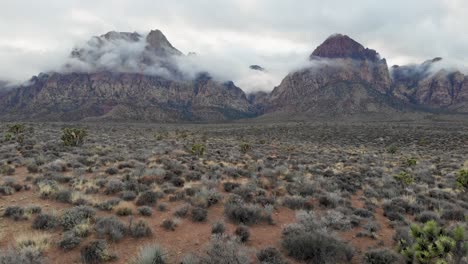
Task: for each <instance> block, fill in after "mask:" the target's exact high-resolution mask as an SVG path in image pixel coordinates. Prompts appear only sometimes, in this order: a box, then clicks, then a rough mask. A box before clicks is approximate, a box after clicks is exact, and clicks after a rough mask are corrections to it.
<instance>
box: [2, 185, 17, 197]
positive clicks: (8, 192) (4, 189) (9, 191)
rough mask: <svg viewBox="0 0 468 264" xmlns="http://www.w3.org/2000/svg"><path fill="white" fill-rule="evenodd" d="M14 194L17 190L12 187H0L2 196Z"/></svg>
mask: <svg viewBox="0 0 468 264" xmlns="http://www.w3.org/2000/svg"><path fill="white" fill-rule="evenodd" d="M14 193H15V189H13V188H12V187H10V186H6V185H1V186H0V194H3V195H12V194H14Z"/></svg>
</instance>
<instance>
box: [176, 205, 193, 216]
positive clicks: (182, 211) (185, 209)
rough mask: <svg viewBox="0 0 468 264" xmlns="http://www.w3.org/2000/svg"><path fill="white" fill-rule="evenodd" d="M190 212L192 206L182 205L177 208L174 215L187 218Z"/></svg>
mask: <svg viewBox="0 0 468 264" xmlns="http://www.w3.org/2000/svg"><path fill="white" fill-rule="evenodd" d="M189 211H190V205H182V206H180V207H179V208H177V209H176V210H175V212H174V215H175V216H177V217H181V218H182V217H186V216H187V215H188V213H189Z"/></svg>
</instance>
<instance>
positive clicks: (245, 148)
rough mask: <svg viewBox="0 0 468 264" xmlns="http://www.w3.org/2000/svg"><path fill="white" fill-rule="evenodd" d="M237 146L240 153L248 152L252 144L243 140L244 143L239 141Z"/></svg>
mask: <svg viewBox="0 0 468 264" xmlns="http://www.w3.org/2000/svg"><path fill="white" fill-rule="evenodd" d="M239 148H240V151H241V152H242V153H247V152H249V151H250V150H252V146H251V145H250V144H249V143H245V142H244V143H241V144H240V145H239Z"/></svg>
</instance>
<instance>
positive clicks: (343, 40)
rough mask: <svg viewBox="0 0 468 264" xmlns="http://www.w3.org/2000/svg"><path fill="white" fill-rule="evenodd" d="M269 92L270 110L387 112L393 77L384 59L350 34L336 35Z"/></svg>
mask: <svg viewBox="0 0 468 264" xmlns="http://www.w3.org/2000/svg"><path fill="white" fill-rule="evenodd" d="M310 61H311V66H310V67H308V68H306V69H303V70H300V71H297V72H294V73H291V74H289V75H288V76H286V78H285V79H284V80H283V81H282V82H281V84H280V85H279V86H278V87H276V88H275V89H274V90H273V92H272V93H271V95H270V98H269V102H268V105H267V107H266V111H267V112H270V113H271V112H277V111H279V112H289V113H303V114H308V115H324V116H326V115H339V114H354V113H368V112H382V111H384V112H388V111H391V110H392V109H393V108H394V107H395V106H394V105H392V104H393V102H392V100H391V98H388V96H387V93H388V92H389V91H390V88H391V78H390V74H389V71H388V67H387V62H386V61H385V59H380V56H379V55H378V53H377V52H376V51H374V50H371V49H367V48H364V47H363V46H362V45H361V44H359V43H357V42H356V41H354V40H352V39H351V38H349V37H348V36H344V35H333V36H331V37H330V38H328V39H327V40H326V41H325V42H324V43H322V44H321V45H320V46H319V47H317V49H316V50H315V51H314V52H313V53H312V55H311V56H310Z"/></svg>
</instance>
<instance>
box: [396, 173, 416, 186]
mask: <svg viewBox="0 0 468 264" xmlns="http://www.w3.org/2000/svg"><path fill="white" fill-rule="evenodd" d="M393 178H394V179H395V180H396V181H397V182H399V183H400V184H401V185H402V186H408V185H411V184H412V183H413V182H414V178H413V176H411V175H410V174H409V173H407V172H400V173H399V174H397V175H394V176H393Z"/></svg>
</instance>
